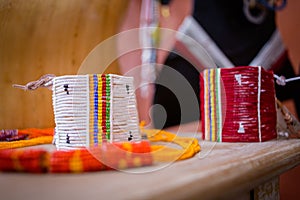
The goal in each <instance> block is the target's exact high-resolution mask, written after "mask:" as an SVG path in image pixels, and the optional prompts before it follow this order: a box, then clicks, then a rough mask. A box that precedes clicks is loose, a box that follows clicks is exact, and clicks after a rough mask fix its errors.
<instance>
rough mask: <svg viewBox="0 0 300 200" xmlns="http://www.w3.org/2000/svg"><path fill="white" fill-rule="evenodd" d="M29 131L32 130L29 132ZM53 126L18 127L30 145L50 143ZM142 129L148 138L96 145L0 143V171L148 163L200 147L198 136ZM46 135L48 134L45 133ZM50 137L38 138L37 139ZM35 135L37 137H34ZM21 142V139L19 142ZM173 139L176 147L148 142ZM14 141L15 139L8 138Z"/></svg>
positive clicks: (109, 167)
mask: <svg viewBox="0 0 300 200" xmlns="http://www.w3.org/2000/svg"><path fill="white" fill-rule="evenodd" d="M31 131H32V132H31ZM53 131H54V130H53V129H26V130H20V132H24V133H27V134H29V137H30V138H32V139H29V140H30V145H38V144H51V140H52V138H53V136H50V135H51V134H52V135H53ZM141 132H142V134H145V135H146V137H147V138H148V140H142V141H139V142H113V143H102V144H101V145H100V146H98V147H91V148H89V149H87V148H80V149H73V150H67V151H65V150H54V151H51V152H49V151H46V150H44V149H41V148H39V149H11V148H13V147H12V146H14V148H17V147H25V146H29V145H28V144H29V143H25V141H26V140H24V141H17V142H18V143H17V144H18V145H11V146H7V145H6V144H3V143H2V142H1V143H0V149H2V150H0V163H1V165H0V171H17V172H28V173H42V172H50V173H80V172H89V171H100V170H112V169H125V168H130V167H141V166H146V165H151V164H153V163H154V162H170V161H176V160H183V159H187V158H190V157H193V156H194V155H195V154H196V153H198V152H199V151H200V145H199V144H198V140H197V139H194V138H186V137H179V136H176V135H175V134H172V133H169V132H167V131H162V130H155V129H150V130H149V129H144V128H143V125H141ZM47 135H49V136H47ZM44 137H49V138H50V139H51V140H48V141H46V140H44V141H43V142H40V141H39V140H37V139H42V138H44ZM34 139H36V140H34ZM21 142H22V143H21ZM150 142H151V143H155V142H166V143H170V142H171V143H175V144H177V145H179V147H181V148H180V149H179V148H171V147H167V146H164V145H154V144H151V143H150ZM11 143H12V144H16V142H11Z"/></svg>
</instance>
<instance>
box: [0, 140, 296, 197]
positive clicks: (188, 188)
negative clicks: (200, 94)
mask: <svg viewBox="0 0 300 200" xmlns="http://www.w3.org/2000/svg"><path fill="white" fill-rule="evenodd" d="M200 145H201V147H202V151H201V152H200V153H198V154H197V155H196V156H195V157H193V158H191V159H188V160H184V161H178V162H173V163H167V164H157V165H154V166H150V167H142V168H135V169H130V170H126V171H123V172H122V171H102V172H93V173H84V174H38V175H37V174H18V173H0V194H1V199H3V200H6V199H28V200H29V199H30V200H34V199H53V200H54V199H55V200H57V199H72V200H75V199H81V200H82V199H86V200H92V199H131V200H132V199H216V198H222V199H235V198H236V197H240V195H244V194H249V193H248V192H249V191H250V190H252V189H253V188H257V187H258V186H259V185H261V184H263V183H265V182H269V181H270V180H274V178H275V180H276V177H278V176H279V175H280V174H282V173H283V172H285V171H288V170H290V169H291V168H293V167H295V166H297V165H299V164H300V140H298V139H290V140H274V141H268V142H264V143H213V142H204V141H200Z"/></svg>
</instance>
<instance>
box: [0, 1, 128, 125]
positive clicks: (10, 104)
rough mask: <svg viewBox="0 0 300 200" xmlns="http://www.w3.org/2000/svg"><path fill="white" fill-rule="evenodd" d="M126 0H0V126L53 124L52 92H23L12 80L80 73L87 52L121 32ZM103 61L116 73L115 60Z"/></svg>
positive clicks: (30, 79)
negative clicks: (110, 61)
mask: <svg viewBox="0 0 300 200" xmlns="http://www.w3.org/2000/svg"><path fill="white" fill-rule="evenodd" d="M127 3H128V0H125V1H124V0H122V1H119V0H49V1H40V0H26V1H23V0H1V1H0V113H1V115H0V128H28V127H40V128H43V127H53V126H54V120H53V110H52V99H51V95H52V92H51V91H49V90H47V89H38V90H37V91H34V92H31V91H27V92H24V91H21V90H18V89H14V88H12V86H11V85H12V84H13V83H18V84H26V83H27V82H30V81H32V80H36V79H38V78H39V77H40V76H42V75H44V74H49V73H52V74H55V75H63V74H77V71H78V69H79V67H80V66H81V63H82V62H83V60H84V59H85V57H86V56H87V55H88V54H89V52H90V51H91V50H92V49H93V48H94V47H95V46H96V45H97V44H99V43H100V42H101V41H103V40H105V39H106V38H108V37H110V36H112V35H114V34H115V33H116V32H117V30H118V25H119V22H120V20H121V19H122V14H123V11H125V10H126V7H127ZM110 48H115V47H113V46H111V47H110ZM108 51H109V49H108ZM99 56H101V55H99ZM100 67H104V66H99V68H100ZM105 67H108V68H107V71H106V72H111V73H118V66H117V63H116V62H114V63H112V64H111V65H109V66H105Z"/></svg>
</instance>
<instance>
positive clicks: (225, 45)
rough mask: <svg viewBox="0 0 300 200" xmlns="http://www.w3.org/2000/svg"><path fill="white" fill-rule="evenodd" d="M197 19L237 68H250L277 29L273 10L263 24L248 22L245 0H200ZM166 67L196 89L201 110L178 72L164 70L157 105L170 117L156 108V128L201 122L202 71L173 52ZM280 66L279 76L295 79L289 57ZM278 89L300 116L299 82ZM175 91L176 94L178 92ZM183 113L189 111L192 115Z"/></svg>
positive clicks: (154, 112)
mask: <svg viewBox="0 0 300 200" xmlns="http://www.w3.org/2000/svg"><path fill="white" fill-rule="evenodd" d="M193 17H194V18H195V19H196V21H197V22H198V23H199V24H201V26H202V27H203V29H204V30H205V31H206V32H207V33H208V35H209V36H210V37H211V38H212V39H213V40H214V42H215V43H216V44H217V45H218V47H219V48H220V49H221V50H222V51H223V53H224V54H225V55H226V56H227V57H228V58H229V60H230V61H231V62H232V63H233V64H234V65H235V66H247V65H249V63H250V62H251V61H252V59H253V58H254V57H255V56H256V55H257V53H258V52H259V51H260V50H261V48H262V47H263V46H264V44H265V43H266V42H267V41H268V40H269V39H270V37H271V35H272V33H273V32H274V31H275V30H276V25H275V13H274V12H273V11H267V13H266V18H265V20H264V21H263V22H262V23H261V24H254V23H251V22H250V21H248V20H247V18H246V17H245V14H244V13H243V0H232V1H224V0H210V1H203V0H196V1H195V3H194V11H193ZM164 64H165V65H166V66H169V67H170V68H172V69H174V70H176V71H177V72H179V73H180V74H182V76H183V77H185V78H186V79H187V81H188V82H189V84H190V86H191V87H190V88H192V90H193V92H192V93H193V94H192V96H195V98H196V99H197V100H196V101H197V106H198V107H195V102H194V98H192V100H191V102H189V99H190V96H186V94H184V93H186V92H187V91H186V90H188V87H186V86H183V85H182V84H181V82H180V81H178V79H177V77H176V76H177V75H175V76H173V75H172V74H175V73H172V74H170V73H169V70H168V69H167V68H168V67H164V68H163V69H162V70H161V72H160V73H159V75H158V77H157V84H156V91H155V96H154V99H153V104H160V105H162V106H163V107H164V108H165V111H166V114H167V118H166V121H165V122H164V120H163V119H162V113H161V110H160V109H155V108H154V109H153V123H154V126H155V127H156V128H166V127H169V126H174V125H178V124H181V123H186V122H191V121H195V120H199V119H200V110H199V107H200V106H199V105H200V99H199V91H200V86H199V72H198V71H197V69H196V68H195V67H194V66H193V65H192V64H191V63H189V62H188V61H187V60H185V59H184V58H183V57H181V56H179V55H177V54H175V53H170V55H169V56H168V58H167V59H166V61H165V63H164ZM280 65H281V66H280V67H279V68H277V69H276V70H275V71H274V73H275V74H278V75H283V76H285V77H286V78H289V77H293V76H295V73H294V70H293V67H292V65H291V63H290V61H289V59H288V58H287V57H286V58H285V59H283V60H282V62H281V64H280ZM171 85H172V87H171ZM170 88H172V89H170ZM275 88H276V97H277V98H278V99H279V100H281V101H282V100H287V99H294V101H295V103H296V108H297V113H298V115H299V116H300V93H297V92H296V91H297V90H299V89H300V83H299V81H298V82H297V81H295V82H291V83H287V84H286V86H278V85H277V84H276V86H275ZM173 90H175V91H176V92H175V93H174V92H173ZM178 96H181V97H180V98H181V99H182V98H184V99H186V100H184V101H182V100H181V99H178V98H177V97H178ZM186 110H187V111H186ZM183 112H188V114H187V113H185V114H184V113H183Z"/></svg>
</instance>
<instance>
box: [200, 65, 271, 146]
mask: <svg viewBox="0 0 300 200" xmlns="http://www.w3.org/2000/svg"><path fill="white" fill-rule="evenodd" d="M200 80H201V86H202V87H201V94H200V97H201V116H203V117H202V132H203V139H205V140H210V141H218V142H222V141H223V142H262V141H266V140H270V139H274V138H276V137H277V132H276V117H275V116H276V108H275V89H274V80H273V73H272V72H268V71H265V70H264V69H263V68H262V67H250V66H246V67H235V68H222V69H220V68H217V69H210V70H204V71H203V73H202V74H201V76H200Z"/></svg>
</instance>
